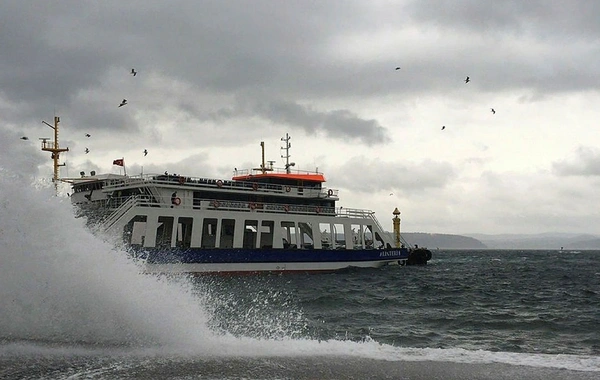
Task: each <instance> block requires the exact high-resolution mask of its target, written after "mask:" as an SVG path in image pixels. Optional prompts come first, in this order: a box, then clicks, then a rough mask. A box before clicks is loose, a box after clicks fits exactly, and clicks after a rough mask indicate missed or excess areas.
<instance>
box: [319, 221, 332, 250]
mask: <svg viewBox="0 0 600 380" xmlns="http://www.w3.org/2000/svg"><path fill="white" fill-rule="evenodd" d="M319 230H320V231H321V247H322V248H323V249H331V248H332V247H333V243H332V242H333V238H332V236H331V225H330V224H329V223H319Z"/></svg>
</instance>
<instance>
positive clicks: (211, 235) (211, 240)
mask: <svg viewBox="0 0 600 380" xmlns="http://www.w3.org/2000/svg"><path fill="white" fill-rule="evenodd" d="M216 232H217V219H214V218H205V219H204V224H203V225H202V248H215V246H216V240H215V234H216Z"/></svg>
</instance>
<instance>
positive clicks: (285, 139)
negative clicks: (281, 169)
mask: <svg viewBox="0 0 600 380" xmlns="http://www.w3.org/2000/svg"><path fill="white" fill-rule="evenodd" d="M290 139H291V137H290V136H289V135H288V134H287V133H286V134H285V137H282V138H281V141H283V142H285V146H284V147H282V148H281V149H284V150H285V155H282V156H281V158H285V172H286V173H287V174H290V148H291V147H292V144H290Z"/></svg>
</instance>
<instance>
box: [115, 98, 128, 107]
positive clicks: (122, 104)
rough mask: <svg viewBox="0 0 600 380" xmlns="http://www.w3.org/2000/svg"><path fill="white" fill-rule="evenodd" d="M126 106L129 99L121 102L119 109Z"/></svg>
mask: <svg viewBox="0 0 600 380" xmlns="http://www.w3.org/2000/svg"><path fill="white" fill-rule="evenodd" d="M125 104H127V99H123V101H122V102H121V104H119V107H123V106H124V105H125ZM117 108H118V107H117Z"/></svg>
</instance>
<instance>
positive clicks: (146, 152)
mask: <svg viewBox="0 0 600 380" xmlns="http://www.w3.org/2000/svg"><path fill="white" fill-rule="evenodd" d="M147 155H148V149H144V157H146V156H147Z"/></svg>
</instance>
